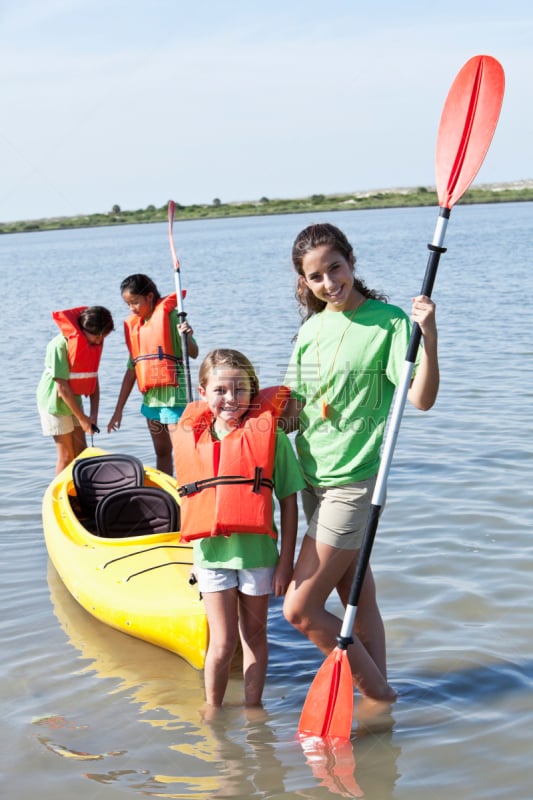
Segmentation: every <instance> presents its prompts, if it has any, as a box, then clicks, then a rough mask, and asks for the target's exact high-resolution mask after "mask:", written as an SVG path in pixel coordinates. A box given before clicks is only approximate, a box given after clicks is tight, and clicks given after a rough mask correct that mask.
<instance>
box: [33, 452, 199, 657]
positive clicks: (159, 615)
mask: <svg viewBox="0 0 533 800" xmlns="http://www.w3.org/2000/svg"><path fill="white" fill-rule="evenodd" d="M94 455H104V451H102V450H98V449H96V448H87V449H86V450H84V451H83V453H81V455H80V456H79V457H78V458H87V457H90V456H94ZM144 481H145V485H148V486H157V487H160V488H162V489H164V490H165V491H167V492H169V493H170V494H171V495H172V496H173V497H174V498H175V499H176V500H178V495H177V492H176V488H175V481H174V480H173V479H172V478H171V477H170V476H168V475H166V474H165V473H163V472H160V471H159V470H156V469H154V468H151V467H146V466H145V467H144ZM75 494H76V492H75V489H74V483H73V479H72V464H71V465H69V466H68V467H67V468H66V469H65V470H63V472H61V473H60V474H59V475H57V476H56V478H54V480H53V481H52V482H51V483H50V485H49V486H48V488H47V490H46V492H45V495H44V498H43V509H42V513H43V528H44V537H45V542H46V547H47V550H48V555H49V557H50V560H51V561H52V563H53V565H54V567H55V569H56V571H57V573H58V574H59V576H60V578H61V580H62V582H63V583H64V584H65V586H66V588H67V589H68V591H69V592H70V594H71V595H72V596H73V597H74V598H75V599H76V600H77V601H78V603H79V604H80V605H81V606H82V607H83V608H84V609H85V610H86V611H88V612H89V613H90V614H92V615H93V616H94V617H96V618H97V619H99V620H100V621H102V622H104V623H106V624H107V625H110V626H111V627H113V628H116V629H117V630H120V631H123V632H124V633H128V634H130V635H131V636H135V637H137V638H139V639H143V640H144V641H147V642H151V643H152V644H154V645H157V646H159V647H163V648H165V649H166V650H170V651H171V652H173V653H176V654H177V655H179V656H181V657H182V658H184V659H185V660H186V661H188V663H189V664H191V666H193V667H195V668H196V669H202V668H203V666H204V662H205V654H206V650H207V644H208V627H207V620H206V616H205V611H204V607H203V603H202V600H201V598H200V595H199V592H198V589H197V588H196V587H195V586H194V585H191V584H190V582H189V579H190V576H191V571H192V564H193V554H192V546H191V545H190V544H188V543H186V542H181V541H180V534H179V531H169V532H167V533H157V534H150V535H146V536H131V537H130V536H126V537H122V538H105V537H102V536H97V535H96V534H93V533H91V532H90V531H89V530H87V528H85V527H84V526H83V524H82V522H81V521H80V520H79V519H78V517H77V515H76V513H75V511H74V507H73V500H74V498H75ZM74 505H75V500H74Z"/></svg>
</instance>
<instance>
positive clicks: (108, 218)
mask: <svg viewBox="0 0 533 800" xmlns="http://www.w3.org/2000/svg"><path fill="white" fill-rule="evenodd" d="M531 200H533V182H532V181H521V182H518V183H514V184H512V183H510V184H493V185H490V186H481V187H477V188H473V189H469V191H467V192H466V193H465V195H464V196H463V197H462V199H461V201H460V202H461V203H462V204H473V203H511V202H513V203H516V202H525V201H531ZM436 205H438V201H437V195H436V192H435V189H434V188H428V187H424V186H420V187H418V188H416V189H388V190H385V189H384V190H382V191H376V192H354V193H352V194H336V195H324V194H313V195H311V196H310V197H303V198H300V199H296V200H270V199H269V198H267V197H262V198H261V199H260V200H257V201H250V202H242V203H237V202H236V203H222V202H221V201H220V200H219V199H218V198H215V199H214V200H213V202H212V203H211V204H203V205H190V206H182V205H180V204H179V203H176V214H175V220H176V222H178V221H179V220H192V219H217V218H221V217H246V216H264V215H267V214H301V213H304V212H312V211H348V210H356V209H369V208H405V207H409V206H436ZM166 219H167V204H165V205H164V206H161V207H160V208H156V206H153V205H149V206H147V207H146V208H145V209H138V210H137V211H123V210H121V208H120V206H118V205H115V206H113V208H112V209H111V211H109V212H108V213H102V214H86V215H80V216H77V217H50V218H48V219H37V220H29V221H25V222H10V223H7V222H6V223H2V222H0V233H25V232H30V231H49V230H60V229H63V228H91V227H96V226H101V225H130V224H139V223H149V222H164V221H166Z"/></svg>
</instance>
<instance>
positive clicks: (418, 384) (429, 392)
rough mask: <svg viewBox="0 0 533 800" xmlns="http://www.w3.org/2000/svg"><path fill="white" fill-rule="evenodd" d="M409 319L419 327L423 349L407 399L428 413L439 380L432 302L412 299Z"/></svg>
mask: <svg viewBox="0 0 533 800" xmlns="http://www.w3.org/2000/svg"><path fill="white" fill-rule="evenodd" d="M411 319H412V320H413V322H416V323H418V325H419V326H420V330H421V332H422V336H423V338H424V347H423V348H422V358H421V359H420V364H419V366H418V369H417V371H416V375H415V377H414V380H413V381H412V383H411V387H410V389H409V392H408V394H407V397H408V399H409V401H410V402H411V403H412V404H413V405H414V406H415V408H418V409H420V411H428V410H429V409H430V408H431V407H432V406H433V404H434V402H435V400H436V399H437V393H438V391H439V379H440V375H439V358H438V348H437V340H438V336H437V323H436V321H435V304H434V303H433V301H432V300H430V298H429V297H425V296H424V295H419V296H418V297H414V298H413V306H412V312H411Z"/></svg>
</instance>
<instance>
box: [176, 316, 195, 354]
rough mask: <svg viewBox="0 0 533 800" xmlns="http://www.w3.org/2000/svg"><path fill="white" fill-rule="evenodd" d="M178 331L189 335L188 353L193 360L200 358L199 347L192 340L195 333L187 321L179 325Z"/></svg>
mask: <svg viewBox="0 0 533 800" xmlns="http://www.w3.org/2000/svg"><path fill="white" fill-rule="evenodd" d="M178 331H179V332H180V334H181V333H185V334H186V335H187V352H188V353H189V356H190V357H191V358H196V357H197V356H198V345H197V344H196V342H195V341H194V339H193V338H192V335H193V333H194V331H193V329H192V328H191V326H190V325H189V323H188V322H187V320H185V322H180V324H179V325H178Z"/></svg>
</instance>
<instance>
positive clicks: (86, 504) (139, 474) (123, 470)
mask: <svg viewBox="0 0 533 800" xmlns="http://www.w3.org/2000/svg"><path fill="white" fill-rule="evenodd" d="M72 480H73V482H74V488H75V490H76V496H77V498H78V504H79V508H80V513H81V519H83V523H84V525H86V526H88V527H89V528H91V527H93V525H92V523H93V522H94V519H95V514H96V507H97V505H98V503H99V501H100V500H101V499H102V498H103V497H105V496H106V495H108V494H110V492H114V491H115V490H116V489H122V488H125V487H127V486H142V485H143V483H144V467H143V464H142V461H140V460H139V459H138V458H136V457H135V456H129V455H124V454H115V453H111V454H106V455H101V456H91V457H90V458H81V459H80V460H79V461H75V462H74V466H73V468H72Z"/></svg>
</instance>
